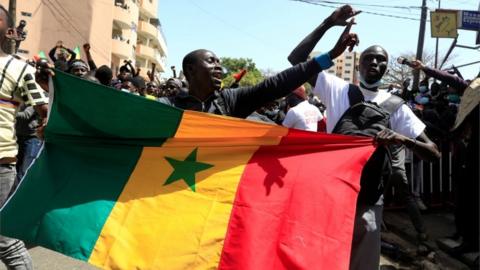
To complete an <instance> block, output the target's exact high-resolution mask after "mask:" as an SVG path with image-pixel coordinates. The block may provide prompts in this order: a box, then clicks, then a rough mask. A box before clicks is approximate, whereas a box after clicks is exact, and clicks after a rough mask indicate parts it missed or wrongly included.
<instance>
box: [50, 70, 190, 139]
mask: <svg viewBox="0 0 480 270" xmlns="http://www.w3.org/2000/svg"><path fill="white" fill-rule="evenodd" d="M54 86H55V89H56V90H55V98H54V102H53V107H52V112H51V115H50V119H49V123H48V126H47V128H46V131H45V133H46V141H52V142H55V143H61V142H64V140H63V139H62V138H69V141H66V142H65V143H72V141H71V140H76V139H78V140H86V139H87V140H90V139H91V138H95V141H96V142H99V143H100V142H104V143H108V142H110V143H113V142H115V143H117V142H121V144H137V145H155V144H157V145H161V144H162V143H163V141H164V140H165V139H166V138H170V137H173V136H174V135H175V132H176V130H177V127H178V125H179V123H180V120H181V118H182V114H183V111H182V110H180V109H177V108H174V107H171V106H167V105H163V104H160V103H159V102H156V101H153V100H149V99H146V98H144V97H141V96H135V95H132V94H129V93H124V92H122V91H119V90H116V89H114V88H111V87H105V86H103V85H99V84H95V83H93V82H90V81H86V80H79V79H78V78H77V77H74V76H71V75H69V74H66V73H62V72H57V74H56V76H55V77H54ZM80 91H81V92H82V95H81V97H82V98H79V96H80V95H78V93H79V92H80ZM138 119H142V121H138ZM139 138H142V139H139Z"/></svg>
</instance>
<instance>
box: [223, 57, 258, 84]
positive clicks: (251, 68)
mask: <svg viewBox="0 0 480 270" xmlns="http://www.w3.org/2000/svg"><path fill="white" fill-rule="evenodd" d="M221 61H222V66H223V67H224V68H226V69H227V74H225V78H224V79H223V85H224V86H225V87H227V88H228V87H229V86H230V85H232V83H233V82H234V81H235V79H234V78H233V77H232V75H233V74H235V73H237V72H239V71H240V70H241V69H246V70H247V74H245V76H243V79H242V80H241V81H240V86H252V85H255V84H258V83H260V82H261V81H263V79H264V77H263V75H262V73H261V72H260V70H258V69H257V67H256V66H255V63H254V62H253V61H252V59H249V58H230V57H222V58H221Z"/></svg>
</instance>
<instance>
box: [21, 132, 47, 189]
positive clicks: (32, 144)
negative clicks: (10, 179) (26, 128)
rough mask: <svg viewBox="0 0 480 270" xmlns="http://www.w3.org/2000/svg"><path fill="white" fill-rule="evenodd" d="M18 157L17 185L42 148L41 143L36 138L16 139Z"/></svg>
mask: <svg viewBox="0 0 480 270" xmlns="http://www.w3.org/2000/svg"><path fill="white" fill-rule="evenodd" d="M17 143H18V155H17V160H18V161H17V184H18V183H19V182H20V180H21V179H22V178H23V176H24V175H25V173H26V172H27V169H28V167H30V165H31V164H32V162H33V160H34V159H35V158H36V157H37V155H38V152H39V151H40V149H41V148H42V145H43V141H42V140H40V139H38V138H37V137H20V136H19V137H18V139H17Z"/></svg>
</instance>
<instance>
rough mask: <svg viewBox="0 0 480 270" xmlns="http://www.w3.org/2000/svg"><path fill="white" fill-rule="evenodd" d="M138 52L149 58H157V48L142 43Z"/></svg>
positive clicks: (141, 55) (138, 47)
mask: <svg viewBox="0 0 480 270" xmlns="http://www.w3.org/2000/svg"><path fill="white" fill-rule="evenodd" d="M136 54H137V55H138V56H140V57H143V58H146V59H149V60H155V50H154V49H153V48H150V47H148V46H145V45H142V44H138V45H137V51H136Z"/></svg>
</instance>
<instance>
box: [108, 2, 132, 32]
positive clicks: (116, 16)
mask: <svg viewBox="0 0 480 270" xmlns="http://www.w3.org/2000/svg"><path fill="white" fill-rule="evenodd" d="M137 19H138V5H137V4H136V3H134V2H133V1H132V0H116V2H115V7H114V11H113V20H114V21H115V22H117V24H118V25H119V26H120V27H121V28H122V29H131V28H132V23H136V22H137Z"/></svg>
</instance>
